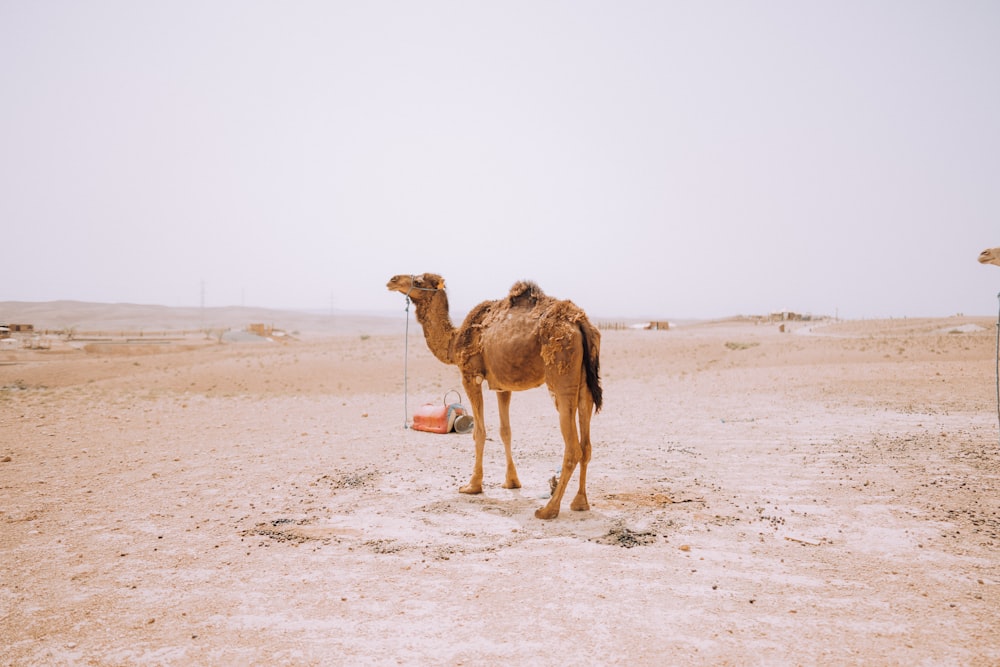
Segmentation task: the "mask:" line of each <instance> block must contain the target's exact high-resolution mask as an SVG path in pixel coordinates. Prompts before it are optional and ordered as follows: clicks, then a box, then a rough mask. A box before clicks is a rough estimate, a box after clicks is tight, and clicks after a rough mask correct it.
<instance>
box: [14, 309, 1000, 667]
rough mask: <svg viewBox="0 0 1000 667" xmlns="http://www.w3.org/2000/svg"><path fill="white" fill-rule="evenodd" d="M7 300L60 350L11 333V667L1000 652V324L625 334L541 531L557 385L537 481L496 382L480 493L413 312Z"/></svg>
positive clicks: (924, 658) (869, 660) (924, 659)
mask: <svg viewBox="0 0 1000 667" xmlns="http://www.w3.org/2000/svg"><path fill="white" fill-rule="evenodd" d="M0 306H5V307H6V311H3V310H0V317H7V318H8V319H9V321H33V322H34V324H35V325H36V328H37V329H41V328H42V327H51V329H52V330H54V331H59V332H60V333H52V334H50V335H49V336H48V337H43V336H39V337H38V339H37V340H36V342H37V343H40V344H37V345H34V347H35V348H38V349H27V348H28V346H30V345H29V343H26V342H25V341H24V340H23V339H22V340H21V341H20V344H14V343H11V344H7V345H6V346H4V347H0V434H2V438H0V664H4V665H77V664H85V665H179V664H199V665H251V664H252V665H310V664H316V665H321V664H323V665H325V664H352V665H365V664H372V665H386V664H418V665H495V664H499V663H501V662H510V663H513V664H518V663H520V664H538V665H556V664H604V665H663V664H685V665H687V664H693V665H755V664H768V665H771V664H777V665H827V664H838V665H845V664H847V665H851V664H854V665H872V664H879V665H920V664H923V665H930V664H935V665H937V664H959V665H995V664H998V663H1000V556H998V553H1000V476H998V475H1000V442H998V433H997V429H998V427H997V406H996V384H995V383H996V380H995V372H996V362H995V356H994V355H995V336H996V321H995V319H993V318H988V317H953V318H944V319H895V320H878V321H843V322H834V321H819V322H815V321H814V322H792V323H787V324H786V326H785V331H781V330H780V328H779V324H778V323H775V322H762V321H758V320H752V319H747V318H733V319H729V320H724V321H713V322H695V323H687V324H682V325H680V326H677V327H674V328H672V329H670V330H669V331H644V330H635V329H626V330H610V329H606V330H604V331H603V332H602V336H603V338H602V347H601V366H602V379H603V384H604V409H603V411H602V412H601V413H600V414H598V415H597V416H596V417H595V418H594V421H593V425H592V426H593V437H594V456H593V461H592V463H591V466H590V470H589V497H590V503H591V510H590V511H587V512H573V511H570V509H569V498H567V499H565V500H564V503H563V511H562V513H561V514H560V515H559V517H558V518H556V519H555V520H552V521H541V520H538V519H535V518H534V516H533V512H534V510H535V509H536V508H538V507H540V506H541V505H543V504H544V502H545V500H544V499H545V498H546V497H547V495H548V493H549V479H550V477H551V476H552V474H553V473H554V472H555V471H556V470H557V469H558V467H559V465H560V462H561V456H562V447H563V445H562V439H561V437H560V434H559V427H558V421H557V418H556V412H555V409H554V408H553V406H552V404H551V401H550V398H549V396H548V394H547V392H546V391H545V390H544V388H540V389H536V390H532V391H529V392H523V393H519V394H515V395H514V400H513V403H512V407H511V416H512V425H513V433H514V455H515V460H516V462H517V464H518V472H519V475H520V479H521V482H522V483H523V488H521V489H518V490H506V489H503V488H501V484H502V482H503V474H504V459H503V446H502V443H501V442H500V439H499V436H498V434H497V422H498V419H497V416H496V410H495V405H496V401H495V399H494V398H493V396H492V394H490V393H488V394H487V415H486V427H487V429H488V432H489V438H490V439H489V440H488V441H487V448H486V460H485V473H486V480H485V491H484V493H483V494H481V495H476V496H468V495H462V494H459V493H458V487H459V486H460V485H462V484H464V483H465V482H466V481H468V477H469V474H470V473H471V469H472V461H473V450H472V435H471V434H468V435H458V434H448V435H437V434H431V433H423V432H419V431H414V430H411V429H406V428H404V424H405V421H406V419H407V416H408V414H410V413H412V412H413V411H414V410H415V409H416V408H417V407H418V406H419V405H421V404H423V403H426V402H437V401H440V400H442V397H443V396H444V394H445V393H446V392H447V391H448V390H449V389H452V388H456V387H459V386H460V382H459V376H458V373H457V370H456V369H455V368H454V367H448V366H445V365H442V364H441V363H440V362H438V361H437V360H436V359H434V358H433V357H432V356H431V354H430V353H429V352H428V350H427V349H426V346H425V345H424V342H423V340H422V337H421V336H420V330H419V327H418V326H417V325H416V323H415V322H413V321H412V320H411V324H410V340H409V345H408V349H404V323H405V320H404V314H403V312H402V309H401V311H400V314H399V316H398V317H397V318H378V317H368V318H360V317H354V318H352V317H346V316H343V317H326V318H324V317H321V316H308V317H307V316H300V317H298V318H297V319H296V318H295V317H293V316H291V315H290V314H285V315H282V314H280V313H277V314H273V313H272V314H266V315H265V314H260V313H242V312H237V311H233V312H228V313H223V312H221V311H212V312H211V313H210V314H209V315H210V318H209V319H210V320H211V321H210V322H208V323H206V322H205V313H204V312H202V313H197V312H192V311H183V312H181V311H171V310H168V309H153V310H149V309H146V310H143V309H139V308H134V307H133V308H127V307H121V306H118V307H115V306H107V307H103V308H102V309H99V310H93V309H92V310H90V311H87V315H86V316H84V315H81V314H80V313H78V312H74V313H67V312H62V311H60V312H54V311H52V309H56V310H58V308H59V307H60V305H59V304H50V305H48V306H47V307H48V308H49V310H46V306H43V305H36V306H34V309H33V310H26V308H27V307H26V306H25V305H24V304H21V305H20V306H19V305H18V304H0ZM61 307H62V308H63V309H65V308H69V307H70V306H68V305H66V304H62V305H61ZM17 308H21V310H17ZM265 316H266V317H273V318H275V321H273V324H274V325H275V326H277V327H279V328H283V329H284V330H285V333H286V335H284V336H274V337H272V339H271V340H267V339H261V338H259V337H254V336H250V335H248V334H240V333H239V329H241V328H242V327H243V326H245V325H246V324H248V321H233V320H235V319H238V318H244V320H246V319H247V318H251V317H258V318H259V319H263V318H264V317H265ZM199 317H200V320H199ZM283 317H284V318H285V319H286V320H288V321H281V318H283ZM28 318H30V319H28ZM87 318H89V319H87ZM456 319H457V318H456ZM594 319H595V320H599V319H600V318H594ZM70 324H72V326H70ZM226 326H230V327H232V328H233V331H231V332H229V334H228V335H223V333H222V332H223V331H224V329H225V327H226ZM43 338H44V341H43V340H42V339H43ZM41 343H44V344H41ZM404 359H405V361H406V367H407V376H408V382H407V388H408V392H407V394H406V397H405V398H404V391H403V389H404V374H403V368H404ZM462 398H463V400H464V398H465V397H464V395H463V397H462ZM574 484H575V478H574ZM572 489H573V487H572V486H571V487H570V493H569V494H568V496H569V497H570V498H571V497H572Z"/></svg>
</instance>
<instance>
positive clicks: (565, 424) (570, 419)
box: [535, 396, 583, 519]
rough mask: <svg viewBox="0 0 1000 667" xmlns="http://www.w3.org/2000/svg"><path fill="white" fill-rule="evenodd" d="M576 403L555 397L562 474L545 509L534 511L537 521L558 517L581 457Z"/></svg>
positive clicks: (573, 399) (575, 401)
mask: <svg viewBox="0 0 1000 667" xmlns="http://www.w3.org/2000/svg"><path fill="white" fill-rule="evenodd" d="M576 403H577V398H576V396H573V397H572V399H570V398H567V397H560V396H556V407H557V408H558V409H559V428H560V429H561V430H562V436H563V442H564V443H565V445H566V448H565V449H564V450H563V464H562V473H561V474H560V475H559V483H558V484H557V485H556V488H555V491H553V492H552V497H551V498H550V499H549V502H548V503H547V504H546V505H545V507H541V508H539V509H537V510H535V517H536V518H538V519H554V518H556V517H557V516H559V506H560V505H561V504H562V497H563V494H564V493H566V486H567V485H568V484H569V479H570V477H572V476H573V471H574V470H576V464H577V463H579V461H580V459H581V458H582V457H583V452H582V451H581V449H580V438H579V436H578V435H577V432H576V414H575V413H576Z"/></svg>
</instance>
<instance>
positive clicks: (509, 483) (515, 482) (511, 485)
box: [503, 479, 521, 489]
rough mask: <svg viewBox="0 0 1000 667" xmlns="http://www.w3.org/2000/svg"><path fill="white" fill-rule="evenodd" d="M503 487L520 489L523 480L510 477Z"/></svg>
mask: <svg viewBox="0 0 1000 667" xmlns="http://www.w3.org/2000/svg"><path fill="white" fill-rule="evenodd" d="M503 488H505V489H520V488H521V482H520V480H517V479H510V480H507V481H506V482H504V483H503Z"/></svg>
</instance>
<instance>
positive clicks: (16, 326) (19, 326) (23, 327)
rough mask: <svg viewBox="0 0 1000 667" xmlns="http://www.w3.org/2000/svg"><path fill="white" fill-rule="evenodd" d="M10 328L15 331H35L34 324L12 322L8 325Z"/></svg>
mask: <svg viewBox="0 0 1000 667" xmlns="http://www.w3.org/2000/svg"><path fill="white" fill-rule="evenodd" d="M8 326H9V327H10V330H11V331H13V332H14V333H34V331H35V325H34V324H10V325H8Z"/></svg>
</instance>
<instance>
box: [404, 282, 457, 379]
mask: <svg viewBox="0 0 1000 667" xmlns="http://www.w3.org/2000/svg"><path fill="white" fill-rule="evenodd" d="M414 303H415V305H416V307H417V321H418V322H420V326H421V327H423V330H424V338H425V339H427V347H429V348H430V350H431V352H432V353H433V354H434V356H435V357H437V358H438V359H439V360H440V361H442V362H444V363H446V364H454V363H455V355H454V352H453V350H454V346H453V341H454V340H455V335H456V333H457V332H456V329H455V327H454V326H453V325H452V323H451V317H450V316H449V315H448V295H447V294H445V292H444V290H440V291H437V292H434V293H432V294H431V295H430V298H426V299H421V300H420V301H414Z"/></svg>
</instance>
